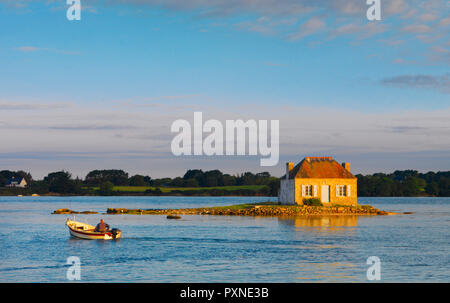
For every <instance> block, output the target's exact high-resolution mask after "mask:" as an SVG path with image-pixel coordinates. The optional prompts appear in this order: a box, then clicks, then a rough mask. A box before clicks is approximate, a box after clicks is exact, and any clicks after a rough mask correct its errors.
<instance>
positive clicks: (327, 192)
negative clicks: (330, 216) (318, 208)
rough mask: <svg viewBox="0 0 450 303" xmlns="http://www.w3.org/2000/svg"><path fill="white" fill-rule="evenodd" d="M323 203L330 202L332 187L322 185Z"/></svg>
mask: <svg viewBox="0 0 450 303" xmlns="http://www.w3.org/2000/svg"><path fill="white" fill-rule="evenodd" d="M321 201H322V202H330V186H329V185H322V199H321Z"/></svg>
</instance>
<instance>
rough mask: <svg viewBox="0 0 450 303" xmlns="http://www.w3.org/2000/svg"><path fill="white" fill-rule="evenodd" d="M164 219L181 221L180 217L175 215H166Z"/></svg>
mask: <svg viewBox="0 0 450 303" xmlns="http://www.w3.org/2000/svg"><path fill="white" fill-rule="evenodd" d="M166 218H167V219H181V216H177V215H168V216H167V217H166Z"/></svg>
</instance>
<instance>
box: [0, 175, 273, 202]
mask: <svg viewBox="0 0 450 303" xmlns="http://www.w3.org/2000/svg"><path fill="white" fill-rule="evenodd" d="M12 177H16V178H22V177H23V178H25V180H26V181H27V183H28V186H27V189H23V190H22V191H24V192H33V193H37V194H47V193H57V194H95V193H98V194H102V193H103V194H106V193H109V194H111V193H112V192H113V188H114V186H148V187H156V188H157V189H158V188H160V187H177V188H178V187H180V188H183V187H185V188H186V187H189V188H198V187H222V186H225V187H226V186H240V185H261V186H262V187H261V191H260V192H259V191H257V192H252V190H251V189H248V190H240V191H237V190H236V192H235V193H237V194H239V195H247V194H248V195H252V194H264V195H274V196H276V195H277V193H278V186H279V184H278V183H279V179H278V178H276V177H273V176H271V175H270V173H268V172H262V173H257V174H253V173H251V172H245V173H243V174H237V175H230V174H224V173H222V172H221V171H220V170H210V171H203V170H201V169H193V170H188V171H187V172H186V173H185V174H184V175H183V177H176V178H159V179H152V178H151V177H150V176H148V175H147V176H144V175H133V176H129V174H128V173H127V172H125V171H124V170H120V169H108V170H93V171H91V172H89V173H88V174H87V175H86V177H85V178H84V180H83V179H80V178H78V177H77V178H73V177H72V174H71V173H70V172H67V171H59V172H52V173H49V174H48V175H47V176H46V177H44V178H43V179H42V180H34V179H33V178H32V176H31V174H29V173H25V172H23V171H16V172H14V171H9V170H3V171H0V187H2V186H3V187H4V186H5V185H6V183H7V182H8V180H9V179H10V178H12ZM157 189H156V190H149V191H148V193H149V194H152V193H153V192H152V191H154V193H155V194H162V192H161V190H159V191H158V190H157ZM20 190H21V189H16V188H14V189H13V188H4V189H3V192H11V191H20ZM175 193H176V191H175ZM182 193H186V194H189V193H192V192H190V191H189V190H183V191H182ZM204 193H205V194H213V195H221V193H222V191H221V190H220V189H214V190H205V191H204ZM224 194H227V193H224Z"/></svg>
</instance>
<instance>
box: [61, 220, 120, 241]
mask: <svg viewBox="0 0 450 303" xmlns="http://www.w3.org/2000/svg"><path fill="white" fill-rule="evenodd" d="M66 226H67V227H68V228H69V233H70V235H71V236H72V237H75V238H79V239H84V240H113V239H119V238H120V237H121V236H122V232H121V231H120V230H118V231H117V232H116V233H115V234H114V233H113V232H112V231H107V232H96V231H94V229H95V227H94V226H92V225H89V224H86V223H82V222H77V221H73V220H69V219H67V221H66Z"/></svg>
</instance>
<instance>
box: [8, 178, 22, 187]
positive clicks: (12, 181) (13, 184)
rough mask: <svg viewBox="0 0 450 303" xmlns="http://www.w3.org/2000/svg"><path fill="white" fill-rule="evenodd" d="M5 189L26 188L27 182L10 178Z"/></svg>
mask: <svg viewBox="0 0 450 303" xmlns="http://www.w3.org/2000/svg"><path fill="white" fill-rule="evenodd" d="M6 186H7V187H22V188H24V187H26V186H27V181H25V178H16V177H12V178H11V179H9V180H8V182H7V183H6Z"/></svg>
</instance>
